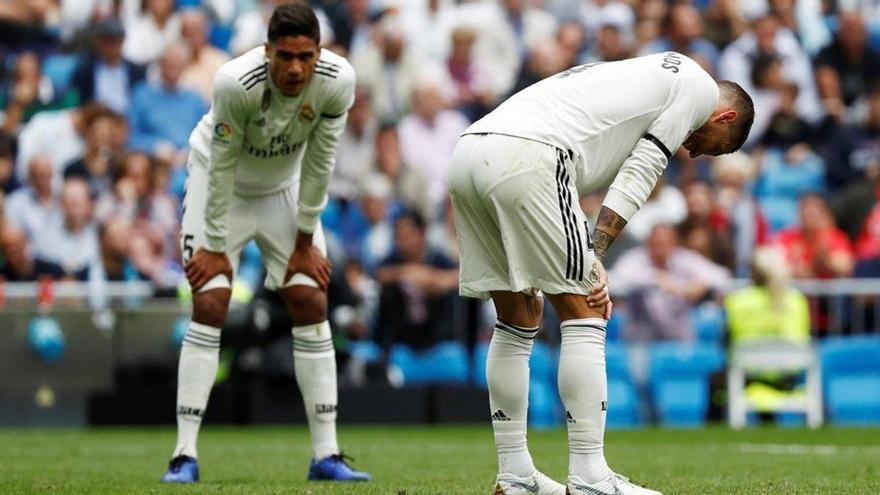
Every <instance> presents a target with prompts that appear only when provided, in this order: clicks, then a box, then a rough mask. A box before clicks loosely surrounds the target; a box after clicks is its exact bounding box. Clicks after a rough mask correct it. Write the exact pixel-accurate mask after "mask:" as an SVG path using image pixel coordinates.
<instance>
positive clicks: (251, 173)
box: [190, 47, 355, 251]
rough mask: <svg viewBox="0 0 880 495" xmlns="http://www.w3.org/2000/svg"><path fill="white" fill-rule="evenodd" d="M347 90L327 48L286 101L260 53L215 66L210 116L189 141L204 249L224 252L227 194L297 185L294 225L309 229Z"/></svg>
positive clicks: (346, 75)
mask: <svg viewBox="0 0 880 495" xmlns="http://www.w3.org/2000/svg"><path fill="white" fill-rule="evenodd" d="M354 88H355V75H354V69H352V67H351V65H350V64H349V63H348V61H346V60H345V59H344V58H343V57H340V56H339V55H336V54H334V53H333V52H331V51H329V50H327V49H322V50H321V55H320V58H319V60H318V62H317V65H316V68H315V73H314V76H313V77H312V79H311V80H310V81H309V83H308V84H307V85H306V86H305V88H304V89H303V91H302V92H301V93H300V95H299V96H297V97H293V98H290V97H286V96H284V95H283V94H282V93H281V92H280V91H279V90H278V88H277V87H276V86H275V84H274V83H273V82H272V78H271V77H270V75H269V73H268V65H267V60H266V55H265V49H264V48H263V47H259V48H254V49H253V50H250V51H249V52H247V53H245V54H243V55H242V56H240V57H238V58H236V59H234V60H231V61H229V62H227V63H226V64H224V65H223V66H222V67H221V68H220V70H219V71H218V72H217V75H216V76H215V79H214V97H213V98H214V99H213V104H212V105H211V110H210V111H209V112H208V113H207V114H206V115H205V116H204V117H203V118H202V120H201V121H200V122H199V124H198V125H197V126H196V128H195V130H193V133H192V135H191V136H190V146H191V147H192V152H193V153H197V154H200V155H202V157H203V158H205V159H204V160H193V161H192V162H193V163H207V164H208V173H209V186H208V200H207V201H208V202H207V207H206V208H205V231H206V236H207V247H208V249H210V250H212V251H223V250H224V249H225V241H226V237H227V234H228V232H227V226H226V212H227V211H228V207H229V202H230V196H231V195H232V194H233V192H234V193H235V194H237V195H240V196H262V195H266V194H272V193H274V192H278V191H281V190H283V189H287V188H291V187H296V186H297V183H299V187H298V189H299V196H298V212H297V226H298V228H299V229H300V230H302V231H304V232H312V231H314V228H315V226H316V224H317V221H318V216H319V215H320V213H321V210H322V209H323V207H324V204H325V202H326V196H327V194H326V193H327V185H328V182H329V179H330V174H331V173H332V170H333V165H334V155H335V152H336V145H337V143H338V140H339V136H340V135H341V133H342V131H343V129H344V128H345V120H346V115H347V112H348V109H349V108H350V107H351V105H352V103H353V102H354ZM196 166H197V165H196Z"/></svg>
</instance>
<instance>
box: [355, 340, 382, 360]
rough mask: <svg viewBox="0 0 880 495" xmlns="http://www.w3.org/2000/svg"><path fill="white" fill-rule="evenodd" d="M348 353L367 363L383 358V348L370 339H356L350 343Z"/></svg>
mask: <svg viewBox="0 0 880 495" xmlns="http://www.w3.org/2000/svg"><path fill="white" fill-rule="evenodd" d="M348 353H349V354H350V355H351V357H352V358H355V359H359V360H361V361H363V362H365V363H378V362H379V361H381V360H382V348H381V347H380V346H379V344H377V343H375V342H372V341H369V340H355V341H351V342H349V343H348Z"/></svg>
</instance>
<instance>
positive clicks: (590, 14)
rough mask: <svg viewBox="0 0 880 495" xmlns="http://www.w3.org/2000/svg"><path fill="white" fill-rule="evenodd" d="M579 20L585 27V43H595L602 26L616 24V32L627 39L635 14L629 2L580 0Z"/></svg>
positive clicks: (634, 21) (633, 23)
mask: <svg viewBox="0 0 880 495" xmlns="http://www.w3.org/2000/svg"><path fill="white" fill-rule="evenodd" d="M580 20H581V23H582V24H583V25H584V27H585V28H586V32H587V43H588V44H591V45H592V44H595V43H596V41H597V40H598V39H599V31H601V29H602V27H603V26H609V25H610V26H616V27H617V28H618V34H620V35H621V36H622V37H623V39H624V40H626V41H629V40H630V39H631V37H632V31H633V28H634V27H635V23H636V15H635V12H633V10H632V7H630V4H629V2H622V1H620V0H592V1H586V2H581V7H580Z"/></svg>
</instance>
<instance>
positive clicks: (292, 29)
mask: <svg viewBox="0 0 880 495" xmlns="http://www.w3.org/2000/svg"><path fill="white" fill-rule="evenodd" d="M283 36H306V37H308V38H311V39H313V40H315V43H316V44H319V43H320V42H321V27H320V25H319V24H318V17H317V16H315V11H314V10H312V8H311V7H309V6H308V5H306V4H305V3H300V2H293V3H286V4H284V5H279V6H278V7H275V11H274V12H272V18H271V19H269V35H268V38H269V42H270V43H275V42H276V41H278V39H279V38H281V37H283Z"/></svg>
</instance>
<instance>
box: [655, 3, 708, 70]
mask: <svg viewBox="0 0 880 495" xmlns="http://www.w3.org/2000/svg"><path fill="white" fill-rule="evenodd" d="M663 31H664V36H663V37H662V38H660V39H657V40H655V41H654V42H652V43H651V44H649V45H648V46H647V47H645V49H644V50H643V53H644V54H648V53H661V52H668V51H676V52H679V53H682V54H684V55H687V56H688V57H691V58H692V59H694V60H697V61H699V62H700V65H702V66H703V67H704V68H706V69H707V70H709V73H714V72H715V66H716V64H717V63H718V48H716V47H715V45H714V44H712V42H710V41H709V40H707V39H706V38H704V37H703V18H702V17H701V16H700V11H698V10H697V8H696V7H695V6H694V5H692V4H689V3H676V4H673V5H672V6H671V7H669V11H668V13H667V14H666V18H665V19H664V20H663Z"/></svg>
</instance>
